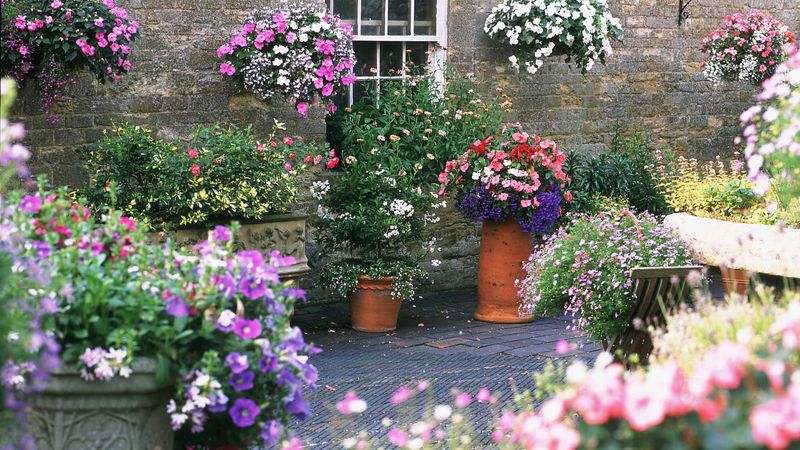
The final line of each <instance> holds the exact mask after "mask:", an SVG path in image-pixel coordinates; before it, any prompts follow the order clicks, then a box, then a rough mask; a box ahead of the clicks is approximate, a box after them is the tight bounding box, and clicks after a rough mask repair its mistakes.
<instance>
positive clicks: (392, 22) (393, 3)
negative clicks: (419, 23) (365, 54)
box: [389, 0, 411, 36]
mask: <svg viewBox="0 0 800 450" xmlns="http://www.w3.org/2000/svg"><path fill="white" fill-rule="evenodd" d="M410 17H411V3H410V0H389V34H392V35H400V36H410V35H411V24H410V23H409V18H410Z"/></svg>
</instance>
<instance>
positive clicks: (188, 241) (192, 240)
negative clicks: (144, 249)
mask: <svg viewBox="0 0 800 450" xmlns="http://www.w3.org/2000/svg"><path fill="white" fill-rule="evenodd" d="M307 217H308V216H304V215H300V214H281V215H275V216H270V217H266V218H264V219H262V220H261V221H259V222H258V223H243V224H241V225H239V231H238V234H237V236H236V240H235V242H234V247H235V249H236V250H237V251H239V250H259V251H261V252H262V253H263V254H264V256H267V255H269V252H271V251H272V250H278V251H280V252H281V255H283V256H293V257H294V259H295V261H296V262H295V264H294V265H291V266H288V267H282V268H280V269H279V270H278V273H279V274H280V276H281V281H284V282H291V283H293V284H295V285H296V284H297V283H298V282H299V281H300V279H301V278H303V277H304V276H306V275H308V273H309V272H310V268H309V267H308V258H307V257H306V219H307ZM208 231H209V230H208V229H207V228H188V229H182V230H175V231H171V232H169V233H167V234H166V235H165V237H171V238H172V239H173V240H174V242H175V243H176V244H177V245H179V246H192V245H194V244H196V243H198V242H200V241H204V240H206V239H208Z"/></svg>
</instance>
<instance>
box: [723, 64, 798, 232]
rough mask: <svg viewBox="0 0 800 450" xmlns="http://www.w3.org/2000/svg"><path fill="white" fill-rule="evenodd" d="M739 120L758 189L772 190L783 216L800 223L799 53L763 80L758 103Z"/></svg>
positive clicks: (749, 168)
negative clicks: (762, 88)
mask: <svg viewBox="0 0 800 450" xmlns="http://www.w3.org/2000/svg"><path fill="white" fill-rule="evenodd" d="M740 120H741V123H742V127H743V131H742V135H743V138H744V139H743V140H744V143H745V149H744V154H745V157H746V158H747V176H748V178H749V179H750V181H751V182H752V183H753V184H754V186H755V191H756V192H757V193H758V194H760V195H764V194H765V193H766V192H767V191H772V193H773V194H774V200H775V204H776V206H778V207H779V209H780V211H779V215H783V216H784V217H782V219H784V220H785V221H787V222H789V223H800V53H797V54H795V55H794V56H793V57H792V58H791V59H789V60H788V61H787V62H785V63H784V64H782V65H780V66H779V67H778V68H777V69H776V71H775V74H774V75H773V76H772V77H770V78H769V79H768V80H766V81H765V82H764V90H763V92H761V93H760V94H759V95H758V104H756V105H755V106H753V107H751V108H749V109H748V110H746V111H745V112H743V113H742V115H741V117H740ZM741 140H742V139H741V138H740V139H738V140H737V141H741Z"/></svg>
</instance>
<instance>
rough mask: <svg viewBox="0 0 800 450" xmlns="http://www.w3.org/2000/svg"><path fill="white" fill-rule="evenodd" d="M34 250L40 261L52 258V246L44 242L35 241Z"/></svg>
mask: <svg viewBox="0 0 800 450" xmlns="http://www.w3.org/2000/svg"><path fill="white" fill-rule="evenodd" d="M33 248H34V252H35V254H36V257H37V258H38V259H45V258H47V257H48V256H50V253H51V249H50V244H48V243H47V242H43V241H33Z"/></svg>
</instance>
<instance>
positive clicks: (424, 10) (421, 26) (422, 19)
mask: <svg viewBox="0 0 800 450" xmlns="http://www.w3.org/2000/svg"><path fill="white" fill-rule="evenodd" d="M414 34H416V35H418V36H434V35H435V34H436V0H414Z"/></svg>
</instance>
